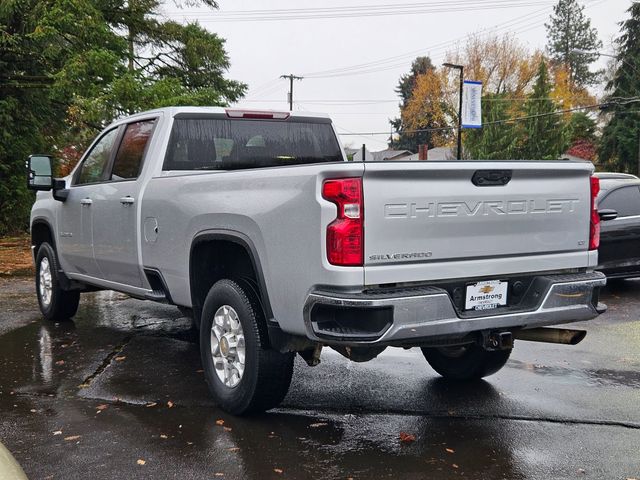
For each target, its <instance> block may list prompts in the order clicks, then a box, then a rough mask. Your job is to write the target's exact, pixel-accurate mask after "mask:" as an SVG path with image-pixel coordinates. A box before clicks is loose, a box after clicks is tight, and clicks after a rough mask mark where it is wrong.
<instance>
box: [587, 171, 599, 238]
mask: <svg viewBox="0 0 640 480" xmlns="http://www.w3.org/2000/svg"><path fill="white" fill-rule="evenodd" d="M598 193H600V179H599V178H598V177H591V222H590V227H589V250H597V249H598V247H599V246H600V215H598V201H597V198H598Z"/></svg>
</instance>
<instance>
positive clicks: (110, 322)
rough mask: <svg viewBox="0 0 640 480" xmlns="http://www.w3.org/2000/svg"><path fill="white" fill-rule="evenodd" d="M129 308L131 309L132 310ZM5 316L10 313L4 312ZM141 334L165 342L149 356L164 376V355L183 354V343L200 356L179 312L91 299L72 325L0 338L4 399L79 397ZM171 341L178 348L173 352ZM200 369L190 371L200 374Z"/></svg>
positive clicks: (107, 297) (103, 296) (105, 297)
mask: <svg viewBox="0 0 640 480" xmlns="http://www.w3.org/2000/svg"><path fill="white" fill-rule="evenodd" d="M129 303H130V304H131V308H127V307H128V305H127V304H129ZM116 307H117V308H116ZM134 312H135V313H134ZM1 315H2V317H5V316H7V315H11V312H10V311H7V310H5V311H4V312H2V314H1ZM36 317H37V315H36ZM137 335H140V336H148V337H149V338H150V339H157V341H158V342H160V343H162V342H165V344H164V345H159V348H156V349H151V351H147V354H148V355H149V358H150V359H154V360H155V365H153V364H152V365H149V370H150V371H154V370H160V371H161V370H162V368H160V369H158V365H162V364H163V363H165V362H164V360H163V358H162V357H159V355H160V356H162V355H165V356H169V357H170V356H171V355H172V354H173V352H172V350H175V349H176V348H177V349H178V351H180V350H181V349H182V350H184V347H182V346H181V345H183V344H184V345H187V348H188V349H190V350H192V351H197V345H196V344H195V342H196V336H195V334H194V332H193V331H192V330H191V321H190V320H189V319H187V318H184V317H182V316H181V315H180V313H179V312H178V311H177V309H176V308H175V307H168V306H164V305H157V304H152V303H150V302H137V301H135V300H130V299H127V297H126V296H123V295H121V294H113V293H111V292H101V293H97V294H86V295H83V299H82V303H81V306H80V309H79V311H78V314H77V315H76V317H75V318H74V320H73V321H67V322H61V323H50V322H45V321H43V320H41V319H38V320H34V321H32V322H31V323H29V324H28V325H26V326H24V327H20V328H17V329H15V330H12V331H10V332H8V333H6V334H4V335H2V336H1V337H0V394H1V393H5V392H7V391H8V392H15V393H16V394H25V395H60V396H69V395H74V394H75V393H76V392H77V390H78V386H79V385H81V384H83V382H84V381H85V380H86V379H87V378H90V377H91V376H92V375H94V374H95V372H96V371H97V370H98V369H100V368H101V366H102V363H103V362H104V361H105V359H106V358H108V357H109V355H110V354H111V353H112V351H113V350H114V349H115V348H117V347H118V346H119V345H120V344H121V343H122V342H123V341H124V339H127V338H131V337H132V336H137ZM150 341H151V342H153V340H150ZM171 341H174V343H175V344H176V345H178V347H176V346H173V347H172V345H171ZM134 354H135V352H134ZM165 358H166V357H165ZM181 360H182V359H180V358H176V359H175V362H176V363H180V362H181ZM110 363H119V362H117V361H115V360H112V362H110ZM147 363H149V362H147ZM145 365H146V364H145ZM197 365H198V364H197V363H196V364H193V363H192V365H191V366H192V367H193V369H194V370H195V369H196V368H198V367H197ZM132 367H133V365H132Z"/></svg>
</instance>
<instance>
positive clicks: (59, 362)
mask: <svg viewBox="0 0 640 480" xmlns="http://www.w3.org/2000/svg"><path fill="white" fill-rule="evenodd" d="M56 365H64V360H58V361H57V362H56Z"/></svg>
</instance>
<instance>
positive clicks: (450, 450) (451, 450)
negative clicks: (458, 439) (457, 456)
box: [445, 448, 455, 453]
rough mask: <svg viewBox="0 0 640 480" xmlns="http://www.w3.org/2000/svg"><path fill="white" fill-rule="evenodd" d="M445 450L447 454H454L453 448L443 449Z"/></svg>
mask: <svg viewBox="0 0 640 480" xmlns="http://www.w3.org/2000/svg"><path fill="white" fill-rule="evenodd" d="M445 450H446V451H447V453H454V452H455V450H454V449H453V448H445Z"/></svg>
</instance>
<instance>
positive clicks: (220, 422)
mask: <svg viewBox="0 0 640 480" xmlns="http://www.w3.org/2000/svg"><path fill="white" fill-rule="evenodd" d="M216 425H224V420H222V419H221V418H220V419H218V420H216Z"/></svg>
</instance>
